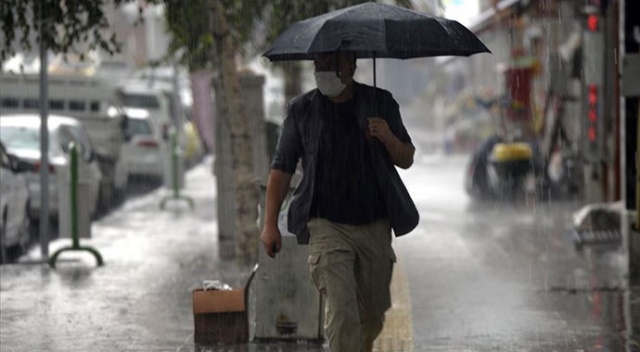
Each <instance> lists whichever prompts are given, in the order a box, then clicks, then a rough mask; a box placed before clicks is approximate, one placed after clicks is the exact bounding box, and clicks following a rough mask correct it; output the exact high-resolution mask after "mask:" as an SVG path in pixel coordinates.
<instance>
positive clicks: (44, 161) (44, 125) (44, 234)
mask: <svg viewBox="0 0 640 352" xmlns="http://www.w3.org/2000/svg"><path fill="white" fill-rule="evenodd" d="M40 9H41V10H40V11H42V12H44V11H45V10H44V6H41V7H40ZM46 27H47V23H45V16H44V13H40V28H39V29H40V228H39V231H40V253H41V257H42V258H41V259H42V261H43V262H45V263H46V262H47V261H48V260H49V127H48V120H49V72H48V68H49V61H48V58H47V43H46V40H45V39H44V38H45V36H46V35H47V34H46V33H47V29H48V28H46Z"/></svg>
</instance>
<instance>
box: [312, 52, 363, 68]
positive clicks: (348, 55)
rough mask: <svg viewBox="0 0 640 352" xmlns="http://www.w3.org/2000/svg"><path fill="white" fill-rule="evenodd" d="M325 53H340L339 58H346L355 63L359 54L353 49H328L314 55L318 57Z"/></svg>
mask: <svg viewBox="0 0 640 352" xmlns="http://www.w3.org/2000/svg"><path fill="white" fill-rule="evenodd" d="M323 55H338V59H346V60H347V61H348V62H349V63H350V64H353V65H355V64H356V60H357V55H356V53H355V52H353V51H340V50H338V51H327V52H323V53H317V54H315V55H314V57H315V58H316V59H317V58H319V57H321V56H323Z"/></svg>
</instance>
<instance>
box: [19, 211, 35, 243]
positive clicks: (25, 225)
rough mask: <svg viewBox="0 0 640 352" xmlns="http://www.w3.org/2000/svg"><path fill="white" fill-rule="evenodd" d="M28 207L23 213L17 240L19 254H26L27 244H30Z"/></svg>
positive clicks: (30, 224) (30, 225)
mask: <svg viewBox="0 0 640 352" xmlns="http://www.w3.org/2000/svg"><path fill="white" fill-rule="evenodd" d="M28 210H29V205H28V204H27V210H26V211H25V215H24V219H23V220H22V224H21V225H20V238H19V240H18V246H19V250H20V254H23V253H26V252H27V250H28V249H29V242H31V233H32V221H31V218H30V217H29V215H28V214H29V211H28Z"/></svg>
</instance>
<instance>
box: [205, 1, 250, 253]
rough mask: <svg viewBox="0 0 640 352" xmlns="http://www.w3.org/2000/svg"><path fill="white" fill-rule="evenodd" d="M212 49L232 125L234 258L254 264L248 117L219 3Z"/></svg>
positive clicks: (215, 11)
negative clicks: (213, 48)
mask: <svg viewBox="0 0 640 352" xmlns="http://www.w3.org/2000/svg"><path fill="white" fill-rule="evenodd" d="M213 21H214V30H213V31H214V37H215V40H214V42H215V48H216V53H217V55H218V59H219V60H218V64H219V68H220V69H219V72H220V74H221V81H222V86H223V87H222V88H223V89H222V91H221V92H219V93H221V94H220V95H219V96H218V97H219V98H220V99H224V100H225V102H226V107H227V111H228V113H229V114H228V115H227V116H226V118H228V119H229V123H230V126H231V153H232V155H233V162H232V165H233V174H234V186H235V195H236V199H235V200H236V204H235V208H236V214H235V215H236V221H235V222H236V238H235V239H236V245H235V251H236V255H237V259H240V260H242V261H245V262H247V263H250V262H255V261H256V260H257V257H258V256H257V253H258V227H257V225H256V221H257V218H258V211H257V205H258V203H259V193H258V188H257V183H256V182H255V179H256V178H255V176H254V169H253V160H252V140H251V135H250V133H249V118H248V116H247V112H246V110H245V108H244V105H243V103H242V92H241V91H240V81H239V78H238V72H237V69H236V61H235V54H236V47H235V45H234V43H233V39H232V38H231V35H230V32H229V24H228V22H227V19H226V16H225V9H224V5H223V4H222V2H221V1H220V0H215V1H214V4H213Z"/></svg>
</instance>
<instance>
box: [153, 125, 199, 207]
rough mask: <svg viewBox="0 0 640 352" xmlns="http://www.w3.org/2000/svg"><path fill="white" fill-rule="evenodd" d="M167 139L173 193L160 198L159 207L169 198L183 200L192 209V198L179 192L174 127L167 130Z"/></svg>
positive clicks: (176, 144)
mask: <svg viewBox="0 0 640 352" xmlns="http://www.w3.org/2000/svg"><path fill="white" fill-rule="evenodd" d="M169 141H170V149H171V150H170V153H171V186H172V188H173V195H171V196H166V197H164V198H162V201H161V202H160V209H164V207H165V205H166V204H167V201H169V200H184V201H186V202H187V203H189V207H191V209H193V208H194V207H195V204H194V202H193V199H191V198H190V197H187V196H184V195H181V194H180V182H179V179H178V177H179V176H180V175H179V173H178V154H179V151H178V138H177V132H176V128H175V127H171V129H170V130H169Z"/></svg>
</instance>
